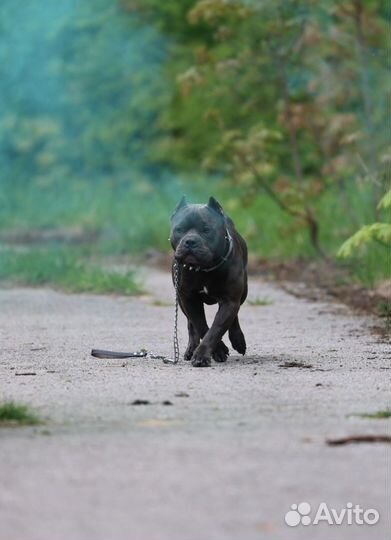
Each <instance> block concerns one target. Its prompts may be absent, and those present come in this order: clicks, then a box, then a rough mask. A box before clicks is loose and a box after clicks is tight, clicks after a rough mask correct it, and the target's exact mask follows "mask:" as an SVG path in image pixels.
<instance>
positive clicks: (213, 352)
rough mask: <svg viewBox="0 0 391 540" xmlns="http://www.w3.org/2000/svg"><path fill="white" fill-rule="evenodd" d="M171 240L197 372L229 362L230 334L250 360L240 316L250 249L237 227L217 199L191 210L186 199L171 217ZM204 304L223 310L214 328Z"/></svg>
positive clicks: (190, 357)
mask: <svg viewBox="0 0 391 540" xmlns="http://www.w3.org/2000/svg"><path fill="white" fill-rule="evenodd" d="M169 240H170V242H171V245H172V248H173V250H174V260H173V279H174V284H175V272H177V271H178V301H179V305H180V307H181V310H182V311H183V313H184V314H185V315H186V317H187V323H188V332H189V343H188V346H187V349H186V352H185V355H184V359H185V360H191V363H192V365H193V366H195V367H206V366H210V365H211V359H212V358H213V359H214V360H215V361H216V362H225V361H226V360H227V357H228V354H229V351H228V347H227V346H226V345H225V344H224V343H223V341H222V337H223V336H224V334H225V333H226V332H227V331H228V336H229V339H230V342H231V344H232V347H233V348H234V349H235V350H236V351H237V352H238V353H240V354H243V355H244V354H245V352H246V340H245V337H244V334H243V332H242V329H241V328H240V324H239V317H238V313H239V308H240V306H241V304H243V302H244V301H245V299H246V297H247V245H246V242H245V241H244V239H243V238H242V237H241V236H240V234H239V233H238V232H237V230H236V229H235V225H234V223H233V221H232V220H231V219H230V218H229V217H228V216H227V215H226V214H225V213H224V210H223V208H222V206H221V205H220V203H219V202H218V201H217V200H216V199H215V198H214V197H210V198H209V201H208V204H189V203H188V202H187V200H186V198H185V197H184V196H183V197H182V199H181V200H180V202H179V203H178V205H177V207H176V208H175V210H174V213H173V214H172V216H171V232H170V238H169ZM204 304H218V305H219V308H218V311H217V314H216V316H215V319H214V321H213V323H212V325H211V327H210V328H208V325H207V322H206V318H205V311H204Z"/></svg>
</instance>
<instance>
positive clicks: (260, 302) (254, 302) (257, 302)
mask: <svg viewBox="0 0 391 540" xmlns="http://www.w3.org/2000/svg"><path fill="white" fill-rule="evenodd" d="M247 303H248V304H249V305H250V306H271V305H272V304H273V302H272V301H271V300H269V298H261V297H259V296H258V297H257V298H252V299H248V300H247Z"/></svg>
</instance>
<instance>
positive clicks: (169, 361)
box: [163, 263, 179, 364]
mask: <svg viewBox="0 0 391 540" xmlns="http://www.w3.org/2000/svg"><path fill="white" fill-rule="evenodd" d="M174 288H175V317H174V336H173V345H174V358H173V359H171V358H166V357H164V358H163V362H164V363H165V364H177V363H178V362H179V342H178V305H179V292H178V289H179V264H178V263H174Z"/></svg>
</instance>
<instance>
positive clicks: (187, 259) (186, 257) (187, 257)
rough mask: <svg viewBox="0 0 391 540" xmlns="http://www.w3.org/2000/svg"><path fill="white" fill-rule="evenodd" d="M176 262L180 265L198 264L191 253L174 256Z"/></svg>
mask: <svg viewBox="0 0 391 540" xmlns="http://www.w3.org/2000/svg"><path fill="white" fill-rule="evenodd" d="M175 258H176V260H177V261H178V262H179V263H180V264H199V261H198V259H197V257H195V255H193V253H178V254H175Z"/></svg>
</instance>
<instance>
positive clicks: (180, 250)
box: [170, 197, 227, 268]
mask: <svg viewBox="0 0 391 540" xmlns="http://www.w3.org/2000/svg"><path fill="white" fill-rule="evenodd" d="M170 241H171V245H172V247H173V249H174V251H175V258H176V260H177V261H178V262H179V263H180V264H189V265H194V266H197V267H201V268H206V267H208V266H211V265H212V264H213V263H215V261H216V260H217V259H218V258H219V257H222V256H224V254H225V252H226V245H227V243H226V242H227V225H226V217H225V215H224V211H223V209H222V207H221V205H220V204H219V203H218V202H217V201H216V199H215V198H214V197H210V198H209V201H208V204H188V202H187V201H186V198H185V197H182V199H181V200H180V201H179V203H178V205H177V207H176V208H175V210H174V213H173V215H172V216H171V233H170Z"/></svg>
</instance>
